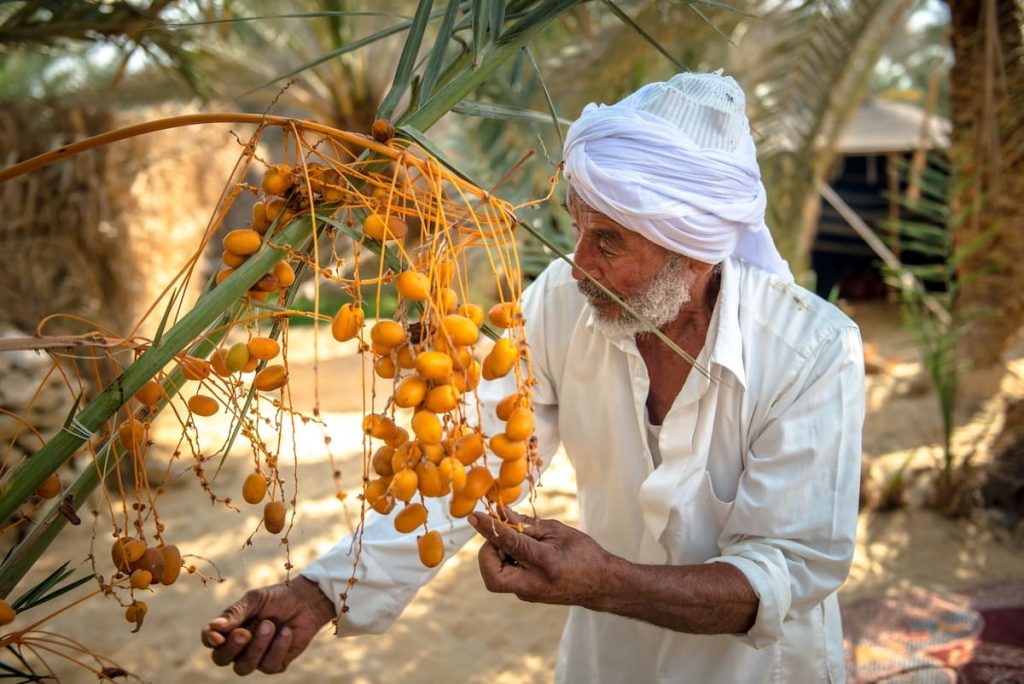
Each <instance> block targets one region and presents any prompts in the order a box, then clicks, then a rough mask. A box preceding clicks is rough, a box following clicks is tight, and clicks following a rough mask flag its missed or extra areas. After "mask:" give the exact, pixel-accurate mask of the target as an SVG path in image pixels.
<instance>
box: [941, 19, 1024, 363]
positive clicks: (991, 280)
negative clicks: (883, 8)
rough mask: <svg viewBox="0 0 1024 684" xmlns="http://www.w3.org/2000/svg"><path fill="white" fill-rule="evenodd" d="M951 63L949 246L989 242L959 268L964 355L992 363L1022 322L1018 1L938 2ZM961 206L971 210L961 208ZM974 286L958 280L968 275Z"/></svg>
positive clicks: (1022, 61) (1022, 102)
mask: <svg viewBox="0 0 1024 684" xmlns="http://www.w3.org/2000/svg"><path fill="white" fill-rule="evenodd" d="M947 2H948V4H949V8H950V12H951V22H950V26H951V40H952V46H953V53H954V60H955V62H954V65H953V68H952V71H951V73H950V105H951V108H952V118H953V149H952V152H951V157H952V160H953V164H954V169H955V173H956V174H957V178H958V179H959V180H960V181H962V182H959V183H955V184H954V187H955V188H956V190H955V194H954V197H953V209H954V216H965V217H966V218H964V219H963V220H962V221H960V222H959V223H958V224H957V225H955V230H956V235H955V241H956V245H957V249H961V248H963V247H964V246H965V245H968V244H970V243H971V242H972V241H973V240H975V239H976V238H978V236H980V235H982V234H983V233H984V232H985V231H988V230H993V231H994V233H993V237H992V238H991V239H990V240H988V241H987V242H985V243H984V244H983V246H982V247H981V248H980V249H978V250H977V251H976V253H975V254H973V255H972V256H970V257H969V258H967V259H966V260H965V261H964V262H963V263H962V264H961V266H960V268H959V275H960V277H961V278H962V279H964V281H963V282H964V285H965V286H964V289H963V290H962V292H961V294H960V298H959V301H958V303H957V307H958V311H959V312H960V314H961V315H962V317H963V319H964V320H966V321H968V323H969V326H970V327H969V330H968V334H967V335H966V336H965V337H964V340H965V343H966V344H965V348H964V350H963V351H964V353H965V355H966V358H968V359H970V361H971V362H972V364H973V365H974V366H975V367H980V368H984V367H991V366H994V365H997V364H999V363H1000V362H1001V360H1002V354H1003V352H1005V351H1006V349H1007V348H1008V347H1009V346H1010V345H1011V344H1012V343H1013V342H1014V340H1015V338H1016V336H1017V334H1018V332H1019V331H1020V328H1021V325H1022V324H1024V297H1022V296H1021V292H1022V291H1024V45H1022V34H1021V27H1022V24H1024V4H1022V2H1021V0H947ZM968 208H970V209H971V211H969V212H965V211H964V210H965V209H968ZM979 273H981V274H983V275H982V277H980V278H978V279H977V280H976V281H974V282H967V280H966V279H968V278H971V277H977V274H979Z"/></svg>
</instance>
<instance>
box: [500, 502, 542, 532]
mask: <svg viewBox="0 0 1024 684" xmlns="http://www.w3.org/2000/svg"><path fill="white" fill-rule="evenodd" d="M497 509H498V515H499V516H500V517H501V518H502V519H503V520H507V521H509V522H510V523H512V524H514V525H523V526H524V527H529V526H530V525H535V524H537V522H538V520H539V519H538V518H534V517H533V516H530V515H526V514H524V513H520V512H519V511H516V510H514V509H512V508H511V507H509V506H505V505H504V504H498V506H497Z"/></svg>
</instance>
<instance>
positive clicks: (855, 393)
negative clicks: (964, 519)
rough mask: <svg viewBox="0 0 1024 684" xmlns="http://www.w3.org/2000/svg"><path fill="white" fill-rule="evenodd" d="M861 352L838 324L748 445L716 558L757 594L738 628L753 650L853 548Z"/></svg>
mask: <svg viewBox="0 0 1024 684" xmlns="http://www.w3.org/2000/svg"><path fill="white" fill-rule="evenodd" d="M863 423H864V357H863V350H862V346H861V340H860V333H859V331H858V330H857V329H856V328H855V327H846V328H841V329H839V330H838V332H837V334H835V335H834V336H833V337H831V338H830V339H828V340H827V341H826V342H824V343H823V344H822V345H820V349H819V351H818V353H817V354H816V355H814V356H812V357H810V358H808V359H807V363H806V364H805V365H804V366H803V368H801V369H799V370H798V371H797V373H796V377H795V379H794V381H793V382H792V383H791V384H790V385H789V386H788V387H787V388H786V389H785V390H783V391H782V392H781V393H780V394H779V395H778V396H777V398H776V399H775V401H774V403H773V405H772V407H771V409H770V413H769V417H768V419H767V421H766V423H765V425H764V426H763V429H762V430H761V431H760V433H759V434H757V435H756V436H755V437H754V438H753V440H752V443H751V447H750V450H749V452H748V454H747V456H746V459H745V464H744V470H743V472H742V474H741V476H740V481H739V486H738V488H737V493H736V498H735V501H734V503H733V507H732V510H731V512H730V513H729V516H728V518H727V520H726V523H725V526H724V528H723V530H722V533H721V535H720V537H719V542H718V546H719V548H720V556H718V557H716V558H712V559H710V560H709V561H708V562H709V563H729V564H731V565H734V566H735V567H736V568H738V569H739V570H740V571H741V572H743V574H744V575H745V576H746V578H747V580H748V581H749V582H750V585H751V587H752V588H753V590H754V592H755V593H756V594H757V596H758V599H759V604H758V610H757V618H756V621H755V623H754V626H753V627H752V628H751V629H750V631H749V632H748V633H747V634H745V635H742V638H744V639H745V640H747V641H748V643H750V644H751V645H753V646H754V647H756V648H763V647H765V646H768V645H771V644H772V643H774V642H776V641H777V640H779V639H780V638H781V637H782V635H783V623H784V622H785V621H786V620H787V619H790V618H793V617H797V616H799V615H801V614H803V613H805V612H806V611H808V610H810V609H811V608H813V607H814V606H815V605H817V604H818V603H820V602H821V601H823V600H824V599H825V598H826V597H827V596H828V595H829V594H831V593H832V592H834V591H836V590H837V589H838V588H839V586H840V585H841V584H842V583H843V581H844V580H845V579H846V576H847V574H848V573H849V570H850V564H851V562H852V559H853V552H854V549H855V546H856V539H855V538H856V529H857V507H858V492H859V483H860V460H861V431H862V428H863Z"/></svg>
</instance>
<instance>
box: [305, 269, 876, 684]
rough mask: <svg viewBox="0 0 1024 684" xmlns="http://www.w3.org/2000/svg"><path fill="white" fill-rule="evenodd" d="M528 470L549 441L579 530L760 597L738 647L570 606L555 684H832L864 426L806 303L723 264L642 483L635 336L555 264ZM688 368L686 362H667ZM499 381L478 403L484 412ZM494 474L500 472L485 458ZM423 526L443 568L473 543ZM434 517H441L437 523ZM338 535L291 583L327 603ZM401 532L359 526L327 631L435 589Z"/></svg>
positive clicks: (615, 549) (846, 330)
mask: <svg viewBox="0 0 1024 684" xmlns="http://www.w3.org/2000/svg"><path fill="white" fill-rule="evenodd" d="M523 312H524V316H525V318H526V320H527V326H528V327H527V331H528V340H529V345H530V349H531V352H532V361H533V372H534V375H535V376H536V378H537V380H538V383H537V385H536V387H535V388H534V396H533V399H534V406H535V410H536V414H537V436H538V440H539V449H540V456H541V457H542V458H543V459H544V460H545V461H547V460H549V459H550V457H551V455H552V454H553V453H554V452H555V451H556V449H557V446H558V443H559V441H561V442H562V443H563V444H564V446H565V451H566V453H567V454H568V457H569V459H570V460H571V462H572V464H573V466H574V468H575V470H576V479H577V488H578V492H577V497H578V500H579V509H580V528H581V529H582V530H583V531H584V532H586V533H587V534H589V535H591V536H592V537H593V538H594V539H595V540H596V541H597V542H598V543H599V544H601V545H602V546H603V547H604V548H605V549H606V550H608V551H609V552H611V553H614V554H616V555H618V556H621V557H623V558H625V559H627V560H629V561H632V562H635V563H643V564H655V565H657V564H666V563H667V564H678V565H682V564H697V563H709V562H721V563H730V564H732V565H734V566H736V567H737V568H738V569H739V570H740V571H741V572H743V574H744V575H745V576H746V578H747V580H748V581H749V582H750V585H751V587H752V588H753V590H754V592H755V593H756V594H757V596H758V598H759V606H758V612H757V618H756V622H755V624H754V626H753V628H752V629H751V630H750V631H749V632H748V633H747V634H743V635H717V636H700V635H691V634H682V633H678V632H673V631H671V630H668V629H664V628H660V627H655V626H653V625H650V624H647V623H644V622H640V621H637V620H631V619H627V618H622V617H618V616H616V615H612V614H608V613H598V612H594V611H589V610H585V609H582V608H577V607H573V608H571V609H570V611H569V618H568V622H567V623H566V626H565V631H564V633H563V636H562V642H561V647H560V652H559V657H558V668H557V674H556V679H557V680H558V681H559V682H572V683H574V684H575V683H577V682H580V683H583V682H586V683H590V682H601V683H612V682H622V683H627V682H628V683H630V684H632V683H636V682H700V683H705V682H729V683H732V682H745V683H746V682H799V683H802V682H842V681H845V677H844V667H843V644H842V628H841V625H840V619H839V607H838V602H837V600H836V597H835V591H836V589H837V588H838V587H839V585H840V584H842V582H843V580H844V579H845V578H846V575H847V573H848V571H849V567H850V562H851V560H852V557H853V551H854V545H855V543H854V536H855V532H856V522H857V499H858V485H859V477H860V444H861V427H862V424H863V418H864V376H863V352H862V349H861V342H860V334H859V332H858V330H857V327H856V325H855V324H854V323H853V322H852V321H850V320H849V319H848V318H847V317H846V316H844V315H843V314H842V313H841V312H839V310H838V309H836V308H835V307H833V306H831V305H830V304H828V303H826V302H824V301H823V300H821V299H819V298H818V297H816V296H814V295H812V294H810V293H809V292H807V291H806V290H804V289H802V288H800V287H798V286H796V285H794V284H792V283H789V282H786V281H785V280H783V279H780V278H778V277H776V276H772V275H770V274H768V273H766V272H764V271H761V270H759V269H757V268H754V267H752V266H749V265H747V264H744V263H743V262H740V261H737V260H733V259H730V260H727V261H725V262H723V264H722V280H721V288H720V291H719V295H718V301H717V302H716V305H715V311H714V315H713V317H712V320H711V324H710V328H709V330H708V336H707V340H706V343H705V346H704V348H703V350H702V351H701V353H700V355H699V356H698V359H697V360H698V363H699V365H700V366H701V367H703V368H705V369H708V370H709V371H710V375H711V379H709V378H707V377H706V376H705V375H703V374H701V373H700V372H699V371H697V370H696V369H694V370H691V372H690V373H689V375H688V377H687V380H686V382H685V384H684V385H683V388H682V390H681V391H680V393H679V395H678V396H677V397H676V400H675V402H674V403H673V405H672V407H671V409H670V410H669V412H668V414H667V415H666V416H665V419H664V420H663V422H662V426H661V429H660V434H659V437H658V442H659V443H658V444H657V450H658V451H659V452H660V455H661V464H660V465H659V466H658V467H657V468H655V467H654V463H653V462H652V456H651V450H650V447H649V445H648V438H647V426H646V423H647V421H646V402H647V393H648V388H649V384H650V381H649V378H648V375H647V369H646V365H645V363H644V361H643V359H642V358H641V356H640V354H639V352H638V350H637V347H636V343H635V341H634V339H633V338H631V337H619V338H614V339H613V338H609V337H607V336H606V335H605V334H604V333H602V332H601V331H600V330H599V329H598V328H597V327H595V325H594V313H593V309H592V308H591V307H590V306H589V305H587V304H586V302H585V300H584V299H583V297H582V296H581V295H580V294H579V293H578V291H577V289H576V286H575V282H574V281H573V280H572V278H571V275H570V270H569V267H568V266H567V265H566V264H565V263H564V262H561V261H557V262H555V263H553V264H552V265H551V266H549V267H548V269H547V270H546V271H545V272H544V273H543V274H542V275H541V277H540V278H539V279H538V280H537V281H536V282H535V283H534V284H533V285H532V286H531V287H530V288H528V289H527V292H526V294H525V295H524V300H523ZM680 363H682V361H680ZM508 382H509V381H508V380H507V379H506V380H504V381H495V382H493V383H486V387H485V386H482V387H481V390H480V395H481V403H482V405H483V406H484V414H485V429H487V428H488V426H490V429H491V431H496V430H499V429H500V427H499V426H497V425H494V423H492V422H490V421H491V419H490V418H488V416H490V415H492V411H491V410H489V407H490V406H493V404H494V403H495V402H496V401H497V400H498V399H500V398H501V397H503V396H506V395H507V394H509V393H511V391H512V388H511V387H510V386H509V385H508ZM492 460H494V459H492ZM442 511H443V502H442V503H441V504H440V505H438V504H437V503H434V504H433V505H432V507H431V516H430V520H431V521H435V522H433V523H432V526H433V527H435V528H436V529H439V530H440V531H441V532H442V534H443V535H444V536H445V540H446V545H447V550H448V556H449V557H450V556H451V554H452V553H453V552H454V550H455V549H457V548H458V547H459V546H460V545H461V544H463V543H465V541H466V540H468V539H469V538H470V537H471V536H472V535H473V530H472V529H471V528H470V527H469V526H468V524H466V523H465V521H464V520H463V519H458V520H455V521H454V522H453V524H450V525H449V523H448V522H447V521H448V518H447V517H446V516H445V514H444V513H443V512H442ZM438 521H441V522H438ZM350 548H351V542H350V540H343V541H342V542H341V543H340V544H338V545H337V546H335V547H334V548H333V549H332V550H331V551H329V552H328V553H326V554H325V555H324V556H322V557H321V558H320V559H318V560H317V561H315V562H314V563H313V564H312V565H311V566H310V567H309V568H307V569H306V570H304V571H303V573H302V574H303V575H304V576H306V577H308V578H310V579H312V580H314V581H316V582H318V583H319V585H320V587H321V589H323V591H324V592H325V593H326V594H327V595H328V596H334V597H337V596H338V594H339V592H341V591H343V590H344V589H345V587H346V582H347V580H348V577H349V575H350V573H351V568H352V558H351V556H350V555H349V553H350ZM435 572H436V571H435V570H426V569H424V568H423V567H422V566H420V565H419V560H418V558H417V553H416V545H415V537H414V535H400V534H398V533H397V532H395V531H394V530H393V528H392V525H391V523H390V521H389V520H377V521H376V523H374V524H368V525H367V529H366V531H365V534H364V537H363V550H362V556H361V558H360V563H359V567H358V569H357V578H358V579H359V583H358V584H357V586H356V587H355V588H354V589H353V590H352V592H351V595H350V599H349V605H350V611H349V612H348V613H346V614H345V615H343V616H342V617H341V619H340V627H339V633H340V634H354V633H368V632H370V633H376V632H381V631H383V630H384V629H386V628H387V626H388V625H389V624H390V623H391V622H392V621H393V620H394V619H396V618H397V617H398V615H399V613H400V612H401V610H402V609H403V608H404V607H405V605H406V604H407V603H408V602H409V601H410V600H411V599H412V597H413V595H414V594H415V592H416V590H417V589H418V587H419V586H421V585H422V584H423V583H425V582H426V581H428V580H429V579H430V577H432V576H433V575H434V574H435Z"/></svg>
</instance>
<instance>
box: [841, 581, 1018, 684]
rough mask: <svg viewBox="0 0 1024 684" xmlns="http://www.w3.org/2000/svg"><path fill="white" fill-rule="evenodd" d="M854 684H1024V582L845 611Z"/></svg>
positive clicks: (874, 601) (910, 594) (915, 593)
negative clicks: (870, 683) (871, 683)
mask: <svg viewBox="0 0 1024 684" xmlns="http://www.w3.org/2000/svg"><path fill="white" fill-rule="evenodd" d="M843 629H844V632H845V641H846V667H847V675H848V678H849V681H850V682H854V683H856V684H867V683H868V682H880V683H881V682H884V683H885V684H945V683H947V682H949V683H950V684H962V683H967V684H975V683H977V684H1024V580H1010V581H1006V582H999V583H996V584H989V585H986V586H983V587H979V588H977V589H974V590H971V591H966V592H962V593H958V594H952V593H942V594H939V593H934V592H929V591H925V590H923V589H911V590H908V591H906V592H905V593H904V594H902V595H900V596H887V597H881V598H871V599H864V600H861V601H856V602H854V603H851V604H849V605H847V606H844V607H843Z"/></svg>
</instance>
